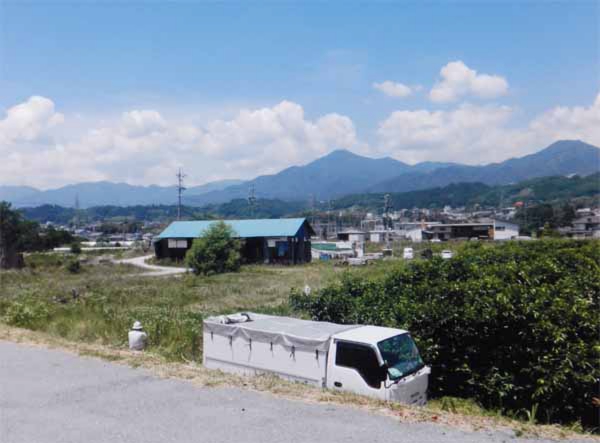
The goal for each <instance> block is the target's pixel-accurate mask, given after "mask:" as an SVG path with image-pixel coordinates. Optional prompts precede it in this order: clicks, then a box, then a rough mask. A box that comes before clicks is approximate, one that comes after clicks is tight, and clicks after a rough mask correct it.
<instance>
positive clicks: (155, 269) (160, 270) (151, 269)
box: [114, 255, 190, 277]
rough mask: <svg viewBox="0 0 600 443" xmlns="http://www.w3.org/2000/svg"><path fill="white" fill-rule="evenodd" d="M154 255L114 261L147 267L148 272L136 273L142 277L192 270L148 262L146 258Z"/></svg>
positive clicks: (182, 272) (175, 273) (183, 272)
mask: <svg viewBox="0 0 600 443" xmlns="http://www.w3.org/2000/svg"><path fill="white" fill-rule="evenodd" d="M152 257H154V255H145V256H143V257H134V258H124V259H119V260H114V262H115V263H117V264H124V265H133V266H137V267H138V268H142V269H145V270H146V271H147V272H142V273H141V274H136V275H137V276H142V277H162V276H165V275H177V274H185V273H186V272H188V271H190V270H189V269H186V268H176V267H174V266H157V265H151V264H148V263H146V260H149V259H151V258H152Z"/></svg>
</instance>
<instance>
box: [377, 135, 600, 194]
mask: <svg viewBox="0 0 600 443" xmlns="http://www.w3.org/2000/svg"><path fill="white" fill-rule="evenodd" d="M598 171H600V149H598V148H597V147H595V146H593V145H590V144H587V143H584V142H582V141H580V140H561V141H557V142H555V143H553V144H551V145H550V146H548V147H547V148H545V149H542V150H541V151H538V152H536V153H534V154H530V155H526V156H524V157H519V158H511V159H508V160H505V161H503V162H501V163H491V164H488V165H483V166H466V165H453V166H448V167H445V168H438V169H435V170H433V171H430V172H427V173H413V172H411V173H409V174H401V175H399V176H397V177H394V178H392V179H389V180H382V181H381V182H380V183H378V184H376V185H375V186H372V187H370V188H368V189H367V190H366V192H405V191H415V190H420V189H428V188H434V187H440V186H446V185H449V184H451V183H460V182H462V183H470V182H480V183H485V184H487V185H502V184H509V183H515V182H519V181H523V180H528V179H532V178H536V177H547V176H557V175H570V174H577V175H581V176H585V175H589V174H593V173H595V172H598Z"/></svg>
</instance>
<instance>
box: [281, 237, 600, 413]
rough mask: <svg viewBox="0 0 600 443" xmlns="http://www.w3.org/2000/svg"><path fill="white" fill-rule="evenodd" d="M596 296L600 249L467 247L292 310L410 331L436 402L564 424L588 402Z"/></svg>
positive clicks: (599, 310)
mask: <svg viewBox="0 0 600 443" xmlns="http://www.w3.org/2000/svg"><path fill="white" fill-rule="evenodd" d="M599 294H600V243H599V242H597V241H585V242H584V241H557V240H554V241H550V240H548V241H538V242H528V243H516V242H511V243H508V244H505V245H501V246H496V247H489V246H487V245H482V244H480V243H475V244H469V245H468V246H466V247H465V248H463V249H462V250H461V252H460V253H459V254H458V255H457V256H455V258H454V259H453V260H441V259H440V258H438V257H434V258H433V259H431V260H428V261H420V262H415V263H412V264H411V265H410V266H402V267H398V268H397V269H395V270H393V271H391V272H389V273H388V274H387V275H386V276H384V277H382V278H371V279H364V277H362V276H353V275H352V274H350V273H347V274H346V275H345V276H344V277H343V278H342V279H341V281H339V282H337V283H335V284H334V285H331V286H329V287H326V288H324V289H322V290H320V291H318V292H313V294H312V295H311V296H310V297H306V296H302V295H299V294H293V295H292V297H291V302H292V305H293V307H295V308H296V309H300V310H304V311H308V312H309V313H310V314H311V315H312V316H313V317H314V318H316V319H319V320H327V321H335V322H341V323H369V324H377V325H383V326H391V327H398V328H403V329H408V330H410V331H411V333H412V334H413V336H414V337H415V340H416V341H417V343H418V345H419V348H420V350H421V352H422V354H423V358H424V360H425V361H426V362H428V364H430V365H431V366H432V370H433V372H432V376H431V379H430V381H431V383H430V393H431V394H432V395H433V396H434V397H441V396H453V397H462V398H473V399H475V400H476V401H477V402H479V403H481V404H482V405H484V406H485V407H489V408H497V409H501V410H503V411H505V412H510V413H512V414H518V415H521V416H524V415H525V411H532V410H537V416H538V420H540V421H548V422H570V421H573V420H577V419H580V418H581V417H583V416H585V415H587V414H589V413H590V410H591V409H592V406H591V405H592V397H594V396H597V394H596V392H597V384H598V380H599V379H600V366H599V365H598V353H599V351H600V338H599V336H598V330H599V329H600V304H599ZM596 413H597V411H596Z"/></svg>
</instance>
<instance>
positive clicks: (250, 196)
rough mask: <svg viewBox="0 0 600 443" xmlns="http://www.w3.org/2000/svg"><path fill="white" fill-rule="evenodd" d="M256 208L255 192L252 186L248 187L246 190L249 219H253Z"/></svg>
mask: <svg viewBox="0 0 600 443" xmlns="http://www.w3.org/2000/svg"><path fill="white" fill-rule="evenodd" d="M255 206H256V192H255V190H254V185H253V184H252V185H250V188H249V189H248V207H249V208H250V217H254V208H255Z"/></svg>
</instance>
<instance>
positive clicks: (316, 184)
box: [0, 140, 600, 208]
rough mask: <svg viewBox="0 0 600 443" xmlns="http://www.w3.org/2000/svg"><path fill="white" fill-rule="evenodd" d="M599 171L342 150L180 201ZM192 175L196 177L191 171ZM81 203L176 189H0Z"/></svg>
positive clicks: (570, 151)
mask: <svg viewBox="0 0 600 443" xmlns="http://www.w3.org/2000/svg"><path fill="white" fill-rule="evenodd" d="M599 170H600V149H598V148H596V147H595V146H592V145H589V144H587V143H584V142H581V141H573V140H563V141H559V142H556V143H553V144H552V145H550V146H548V147H547V148H545V149H543V150H541V151H539V152H536V153H534V154H531V155H527V156H524V157H520V158H512V159H509V160H506V161H504V162H501V163H492V164H488V165H482V166H467V165H460V164H455V163H437V162H423V163H417V164H416V165H408V164H406V163H403V162H401V161H398V160H395V159H392V158H389V157H385V158H369V157H363V156H360V155H357V154H354V153H352V152H349V151H344V150H337V151H333V152H331V153H329V154H328V155H326V156H324V157H321V158H319V159H317V160H315V161H312V162H310V163H308V164H306V165H303V166H292V167H289V168H287V169H284V170H283V171H281V172H279V173H277V174H273V175H263V176H259V177H257V178H255V179H253V180H249V181H247V182H241V181H239V180H224V181H218V182H212V183H207V184H205V185H202V186H195V187H190V188H189V189H187V190H186V191H185V193H184V195H183V202H184V203H185V204H186V205H189V206H198V207H202V206H206V205H209V204H221V203H226V202H230V201H232V200H236V199H245V198H247V197H248V193H249V190H250V189H251V188H254V191H255V195H256V197H257V198H260V199H265V200H272V199H275V200H283V201H300V200H304V201H308V200H309V199H310V198H311V197H312V198H314V199H315V200H316V201H326V200H330V199H337V198H341V197H343V196H344V195H350V194H364V193H382V192H393V193H399V192H408V191H416V190H424V189H432V188H436V187H444V186H447V185H450V184H452V183H484V184H486V185H507V184H510V183H517V182H520V181H523V180H530V179H534V178H537V177H546V176H566V175H571V174H578V175H581V176H585V175H589V174H592V173H595V172H598V171H599ZM190 173H192V172H191V171H190ZM76 197H77V198H78V199H79V204H80V206H81V207H82V208H86V207H93V206H99V205H116V206H131V205H151V204H154V205H157V204H167V205H168V204H175V203H176V201H177V191H176V188H175V186H168V187H161V186H133V185H129V184H125V183H111V182H95V183H79V184H74V185H68V186H64V187H62V188H58V189H53V190H47V191H39V190H36V189H33V188H28V187H19V186H0V200H8V201H10V202H12V203H13V204H15V206H19V207H23V206H39V205H42V204H54V205H60V206H71V207H72V206H74V204H75V199H76Z"/></svg>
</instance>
